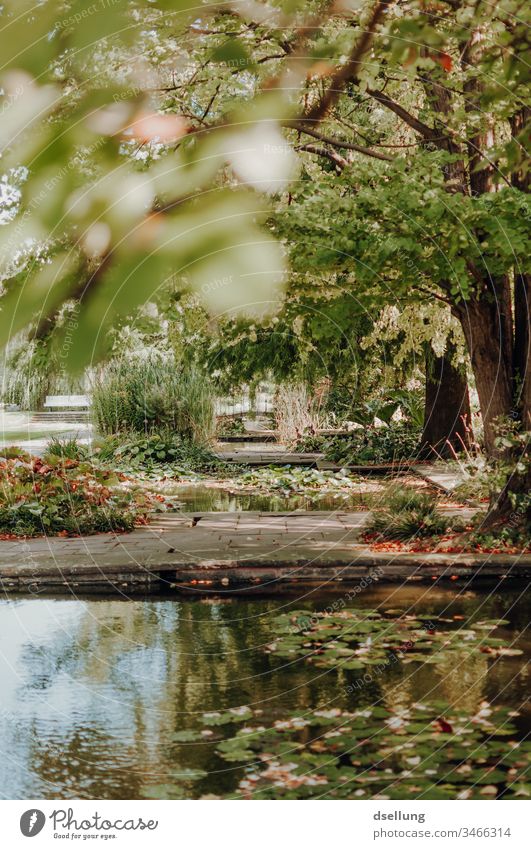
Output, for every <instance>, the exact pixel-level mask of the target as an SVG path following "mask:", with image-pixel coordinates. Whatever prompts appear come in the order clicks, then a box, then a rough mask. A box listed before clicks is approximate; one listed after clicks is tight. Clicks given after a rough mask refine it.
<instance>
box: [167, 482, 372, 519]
mask: <svg viewBox="0 0 531 849" xmlns="http://www.w3.org/2000/svg"><path fill="white" fill-rule="evenodd" d="M174 494H175V496H176V498H178V500H179V502H180V504H182V508H181V509H182V510H183V511H185V512H190V513H196V512H197V513H203V512H204V513H208V512H214V513H219V512H225V513H239V512H242V511H245V512H252V513H254V512H257V513H291V512H293V511H297V510H302V511H307V510H325V511H328V510H330V511H335V510H345V509H349V510H352V509H356V508H357V509H363V505H364V503H365V502H366V496H364V493H362V492H359V493H354V494H352V493H349V492H339V493H326V494H322V493H321V494H319V493H317V492H316V493H315V494H314V495H311V496H310V495H307V494H306V495H303V494H292V495H280V494H279V495H277V494H273V495H271V494H263V495H260V494H257V493H244V492H230V491H229V490H226V489H218V488H217V487H209V486H205V485H202V484H193V485H190V486H186V485H184V486H183V485H179V487H178V488H177V489H176V490H175V492H174Z"/></svg>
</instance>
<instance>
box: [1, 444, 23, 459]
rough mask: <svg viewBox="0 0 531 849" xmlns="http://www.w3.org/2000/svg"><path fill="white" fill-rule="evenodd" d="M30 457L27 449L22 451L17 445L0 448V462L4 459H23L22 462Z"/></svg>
mask: <svg viewBox="0 0 531 849" xmlns="http://www.w3.org/2000/svg"><path fill="white" fill-rule="evenodd" d="M30 458H31V454H29V453H28V451H24V449H23V448H20V446H19V445H9V446H7V447H6V448H0V463H2V462H3V461H4V460H23V461H24V462H28V460H30Z"/></svg>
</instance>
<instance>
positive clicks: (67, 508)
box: [0, 454, 160, 536]
mask: <svg viewBox="0 0 531 849" xmlns="http://www.w3.org/2000/svg"><path fill="white" fill-rule="evenodd" d="M155 507H158V508H159V509H160V499H158V498H157V497H156V496H151V495H149V493H145V492H143V491H141V490H140V489H138V488H131V487H130V486H129V485H128V484H127V481H125V480H124V479H123V476H122V478H120V476H119V475H117V474H116V473H115V472H114V471H111V470H110V469H104V468H99V467H96V466H93V465H91V464H90V463H89V462H86V461H85V462H79V461H77V460H71V459H68V458H66V459H65V458H62V457H58V456H54V455H52V454H51V455H49V457H48V459H47V461H44V460H43V459H41V458H39V457H29V459H27V460H26V459H20V458H14V459H10V460H0V533H1V534H9V535H14V536H36V535H40V534H50V535H54V534H62V535H73V534H92V533H97V532H98V531H110V530H113V531H129V530H131V529H132V528H133V526H134V525H135V523H136V522H145V521H146V519H147V515H148V513H149V512H151V511H152V510H153V509H155Z"/></svg>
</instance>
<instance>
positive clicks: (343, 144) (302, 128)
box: [285, 121, 394, 162]
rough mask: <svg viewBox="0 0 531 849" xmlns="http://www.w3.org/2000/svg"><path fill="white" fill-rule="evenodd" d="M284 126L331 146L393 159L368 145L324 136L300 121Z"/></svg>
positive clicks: (385, 160)
mask: <svg viewBox="0 0 531 849" xmlns="http://www.w3.org/2000/svg"><path fill="white" fill-rule="evenodd" d="M285 126H287V127H292V128H293V129H294V130H299V132H301V133H305V134H306V135H307V136H312V138H314V139H317V140H318V141H320V142H323V144H329V145H331V146H332V147H338V148H340V149H342V150H355V151H356V152H357V153H363V154H365V156H373V157H374V158H375V159H383V160H384V162H392V161H393V159H394V157H393V156H388V155H387V154H386V153H380V152H379V151H377V150H372V148H370V147H364V146H363V145H360V144H354V143H353V142H347V141H343V140H342V139H334V138H331V137H330V136H325V135H324V134H323V133H320V132H318V131H317V130H314V129H312V128H311V127H307V126H306V124H304V123H301V122H300V121H287V122H286V124H285Z"/></svg>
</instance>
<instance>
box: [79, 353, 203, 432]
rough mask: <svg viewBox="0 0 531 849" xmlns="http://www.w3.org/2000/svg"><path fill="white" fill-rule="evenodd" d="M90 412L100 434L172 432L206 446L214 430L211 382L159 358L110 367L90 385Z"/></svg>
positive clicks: (137, 359)
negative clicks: (91, 388)
mask: <svg viewBox="0 0 531 849" xmlns="http://www.w3.org/2000/svg"><path fill="white" fill-rule="evenodd" d="M92 411H93V416H94V419H95V423H96V426H97V428H98V430H99V432H100V433H102V434H113V433H124V432H134V433H145V434H150V433H153V432H156V431H163V432H167V431H172V432H173V433H174V434H175V435H176V436H178V437H180V438H181V439H183V440H187V441H190V442H194V443H198V444H206V443H207V442H208V441H209V440H210V439H211V438H212V436H213V433H214V429H215V417H214V392H213V389H212V385H211V383H210V381H209V379H208V378H207V377H206V376H205V375H204V374H203V373H201V372H199V371H198V370H197V369H194V368H193V367H189V368H188V369H187V370H182V369H180V368H179V367H178V366H177V365H176V364H175V362H174V361H173V360H172V359H168V358H163V357H162V355H161V354H158V353H152V354H150V355H148V356H146V357H139V356H135V357H131V358H128V359H126V358H123V359H118V360H113V361H112V362H111V363H109V364H108V365H107V366H106V367H105V368H104V369H103V371H102V372H101V374H100V376H99V377H98V378H97V379H96V380H95V381H94V386H93V393H92Z"/></svg>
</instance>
